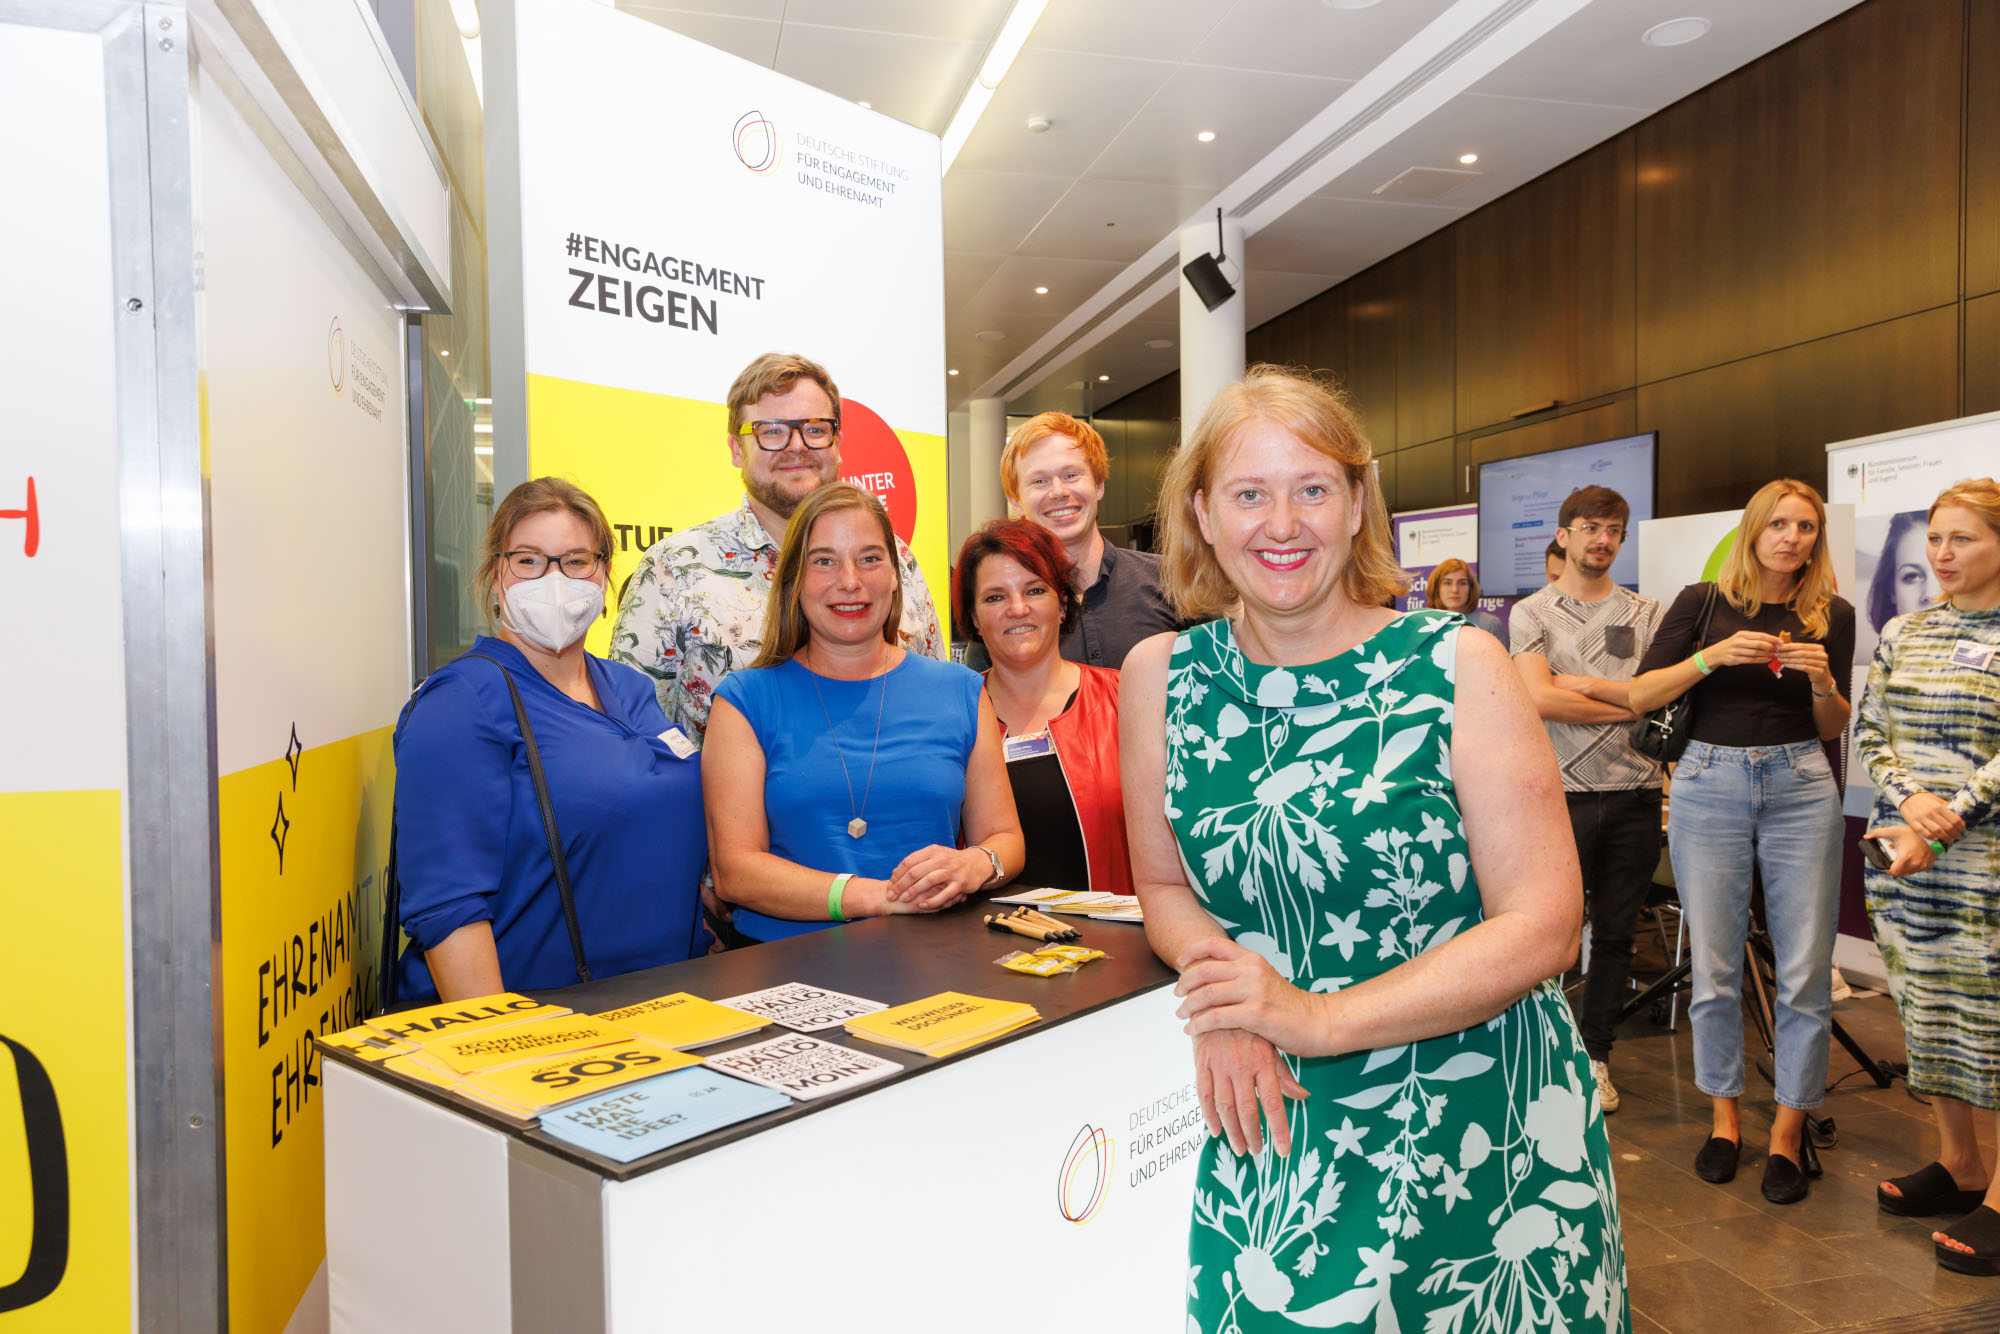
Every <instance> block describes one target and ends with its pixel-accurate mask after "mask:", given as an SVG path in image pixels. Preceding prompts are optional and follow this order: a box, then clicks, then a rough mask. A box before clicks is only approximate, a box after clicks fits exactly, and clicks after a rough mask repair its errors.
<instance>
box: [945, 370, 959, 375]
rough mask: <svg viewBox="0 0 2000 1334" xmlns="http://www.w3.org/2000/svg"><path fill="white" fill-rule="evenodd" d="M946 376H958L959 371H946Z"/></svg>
mask: <svg viewBox="0 0 2000 1334" xmlns="http://www.w3.org/2000/svg"><path fill="white" fill-rule="evenodd" d="M945 374H946V375H956V374H958V372H957V371H946V372H945Z"/></svg>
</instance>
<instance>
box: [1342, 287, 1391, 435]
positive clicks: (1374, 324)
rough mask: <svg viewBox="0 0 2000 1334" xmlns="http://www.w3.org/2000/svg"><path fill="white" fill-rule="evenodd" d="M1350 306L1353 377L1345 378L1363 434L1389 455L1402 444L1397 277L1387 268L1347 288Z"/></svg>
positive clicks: (1350, 371)
mask: <svg viewBox="0 0 2000 1334" xmlns="http://www.w3.org/2000/svg"><path fill="white" fill-rule="evenodd" d="M1343 286H1345V287H1346V288H1347V289H1348V301H1347V374H1346V375H1345V376H1343V377H1342V383H1343V384H1344V385H1345V386H1346V388H1347V392H1348V394H1349V395H1350V396H1351V398H1352V400H1353V404H1354V410H1355V412H1356V413H1357V414H1358V415H1359V416H1360V418H1361V429H1362V430H1363V431H1364V432H1366V433H1367V436H1368V438H1369V439H1370V440H1371V441H1376V442H1378V443H1377V446H1376V447H1377V448H1379V449H1382V450H1384V451H1385V452H1386V451H1387V450H1388V449H1389V448H1390V447H1392V446H1393V445H1394V443H1395V440H1396V320H1397V313H1398V305H1399V301H1398V296H1399V294H1398V293H1397V291H1396V289H1395V274H1394V273H1393V272H1392V271H1391V270H1390V267H1389V266H1388V265H1387V264H1377V265H1376V266H1375V267H1374V268H1372V269H1369V270H1367V271H1365V272H1363V273H1359V274H1356V275H1355V276H1354V278H1352V279H1351V280H1349V281H1348V282H1347V283H1345V284H1343Z"/></svg>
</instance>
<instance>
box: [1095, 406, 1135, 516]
mask: <svg viewBox="0 0 2000 1334" xmlns="http://www.w3.org/2000/svg"><path fill="white" fill-rule="evenodd" d="M1090 424H1091V425H1092V426H1093V427H1095V428H1096V429H1097V433H1098V434H1099V435H1101V436H1103V437H1104V452H1105V454H1107V455H1108V456H1109V457H1110V460H1111V466H1110V469H1109V473H1108V475H1107V476H1106V477H1105V479H1104V496H1103V498H1102V499H1100V500H1099V501H1098V502H1097V521H1098V522H1099V523H1109V524H1120V523H1129V522H1131V518H1130V510H1129V508H1128V506H1127V505H1126V501H1125V495H1126V490H1127V488H1128V486H1129V485H1130V477H1131V468H1130V466H1129V463H1130V458H1129V454H1130V451H1129V450H1128V449H1127V447H1126V434H1127V432H1128V431H1129V429H1130V427H1131V423H1130V422H1128V421H1126V420H1124V419H1123V418H1112V417H1092V418H1091V421H1090Z"/></svg>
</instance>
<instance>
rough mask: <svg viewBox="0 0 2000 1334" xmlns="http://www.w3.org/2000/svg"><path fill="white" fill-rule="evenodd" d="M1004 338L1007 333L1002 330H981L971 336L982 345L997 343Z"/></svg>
mask: <svg viewBox="0 0 2000 1334" xmlns="http://www.w3.org/2000/svg"><path fill="white" fill-rule="evenodd" d="M1006 336H1007V333H1006V331H1005V330H1004V329H981V330H980V331H979V332H978V333H976V334H974V335H973V337H974V338H977V339H978V340H979V341H980V342H982V343H997V342H999V341H1000V340H1001V339H1003V338H1005V337H1006Z"/></svg>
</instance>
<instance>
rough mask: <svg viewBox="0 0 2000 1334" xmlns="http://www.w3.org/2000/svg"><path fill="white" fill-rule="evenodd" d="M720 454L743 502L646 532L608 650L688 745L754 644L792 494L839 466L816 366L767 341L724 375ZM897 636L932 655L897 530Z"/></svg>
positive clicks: (827, 396)
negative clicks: (652, 539)
mask: <svg viewBox="0 0 2000 1334" xmlns="http://www.w3.org/2000/svg"><path fill="white" fill-rule="evenodd" d="M728 405H729V436H728V441H729V461H730V462H731V463H732V464H734V465H735V467H736V468H737V470H738V471H739V472H740V473H741V474H742V476H743V491H744V496H743V504H742V505H740V506H739V507H737V508H736V509H734V510H731V511H730V512H729V513H727V514H724V515H720V516H718V517H716V518H713V519H710V520H709V521H708V522H706V523H701V524H696V525H695V526H694V527H692V528H688V529H686V530H684V531H682V532H678V533H670V534H668V535H667V536H666V537H665V538H662V539H661V540H660V541H658V542H656V543H654V544H653V545H652V546H651V547H649V548H648V549H647V551H646V554H645V555H644V556H642V557H641V558H640V560H639V565H638V568H637V569H635V570H634V571H633V572H632V577H631V578H630V579H629V580H627V581H626V584H625V588H624V592H623V594H622V596H621V597H620V599H619V603H618V619H617V621H616V622H615V623H614V624H613V625H612V627H611V654H610V656H611V657H612V658H614V659H616V660H617V661H619V662H625V663H630V664H631V665H632V666H634V667H637V668H638V669H639V670H640V671H642V672H644V673H646V675H648V676H650V677H652V678H653V689H654V690H655V691H656V692H657V693H658V695H659V697H660V707H661V709H663V710H664V711H665V712H666V715H667V718H668V720H669V721H671V722H676V723H679V724H680V725H681V727H682V729H683V730H685V731H686V732H687V734H688V736H689V737H690V738H692V739H693V741H694V742H695V744H696V745H700V744H701V741H702V738H703V737H704V735H705V734H706V733H707V731H708V707H709V700H710V699H711V698H712V696H713V694H714V691H715V687H716V685H717V684H718V683H719V682H720V681H721V680H722V678H723V677H725V676H727V675H728V674H729V673H731V672H733V671H735V670H736V669H737V668H739V667H744V666H748V665H749V663H750V661H751V659H753V658H755V657H756V656H757V650H758V648H759V647H760V646H761V645H762V642H763V634H764V607H765V604H766V603H767V602H768V601H769V600H770V595H771V577H772V574H773V573H774V572H775V571H776V569H777V564H778V546H779V543H780V542H781V541H782V540H783V539H784V535H785V524H786V522H787V521H788V520H790V518H791V516H792V511H794V510H796V509H797V508H798V506H799V502H800V501H802V500H804V499H805V498H806V497H807V496H808V495H810V494H811V493H812V492H814V491H816V490H817V489H819V488H820V487H822V486H824V485H826V484H827V483H828V482H832V481H835V480H837V479H838V478H839V476H840V391H839V390H838V389H837V388H835V387H834V383H833V377H831V376H830V375H828V374H827V373H826V370H825V368H824V367H822V366H820V365H818V364H817V363H816V362H812V361H808V360H807V359H806V358H804V357H801V356H795V355H792V354H789V353H782V352H767V353H765V354H764V355H763V356H761V357H758V358H757V359H756V360H755V361H753V362H751V363H750V364H749V365H748V366H745V367H744V368H743V370H742V372H741V373H740V374H738V375H737V377H736V382H735V383H734V384H732V385H731V386H730V387H729V400H728ZM896 561H897V564H898V567H899V568H900V570H901V571H902V578H903V620H902V624H901V625H900V626H899V627H898V631H899V634H900V637H901V640H902V644H903V647H905V648H907V649H909V650H910V651H911V652H912V653H922V654H925V655H927V656H929V657H933V658H940V659H942V658H944V657H946V656H947V654H948V652H949V648H948V646H947V645H946V643H945V638H944V635H943V633H942V632H941V631H940V630H939V628H938V618H937V609H936V608H935V607H934V606H933V605H932V603H931V594H930V589H929V587H928V586H927V585H926V584H925V583H924V576H923V571H921V570H919V569H918V568H917V562H916V558H915V557H913V556H912V555H911V554H910V548H909V547H908V545H906V544H905V543H904V542H903V540H902V539H901V538H898V539H896Z"/></svg>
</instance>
